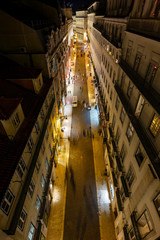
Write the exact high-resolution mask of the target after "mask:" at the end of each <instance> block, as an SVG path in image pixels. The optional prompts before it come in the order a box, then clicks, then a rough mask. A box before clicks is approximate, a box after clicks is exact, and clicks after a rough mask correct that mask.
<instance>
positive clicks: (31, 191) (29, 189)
mask: <svg viewBox="0 0 160 240" xmlns="http://www.w3.org/2000/svg"><path fill="white" fill-rule="evenodd" d="M34 189H35V183H34V181H33V179H31V181H30V184H29V187H28V194H29V196H30V198H32V197H33V194H34Z"/></svg>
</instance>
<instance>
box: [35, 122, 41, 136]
mask: <svg viewBox="0 0 160 240" xmlns="http://www.w3.org/2000/svg"><path fill="white" fill-rule="evenodd" d="M34 126H35V130H36V133H37V134H38V133H39V131H40V127H39V122H38V120H37V121H36V123H35V125H34Z"/></svg>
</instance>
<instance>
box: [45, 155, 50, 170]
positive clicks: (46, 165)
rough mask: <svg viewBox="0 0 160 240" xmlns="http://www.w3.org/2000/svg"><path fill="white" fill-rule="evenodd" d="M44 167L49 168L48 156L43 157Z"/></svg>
mask: <svg viewBox="0 0 160 240" xmlns="http://www.w3.org/2000/svg"><path fill="white" fill-rule="evenodd" d="M45 167H46V170H47V171H48V168H49V163H48V157H46V159H45Z"/></svg>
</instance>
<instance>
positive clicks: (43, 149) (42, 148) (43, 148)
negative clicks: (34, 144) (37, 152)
mask: <svg viewBox="0 0 160 240" xmlns="http://www.w3.org/2000/svg"><path fill="white" fill-rule="evenodd" d="M45 149H46V148H45V144H44V142H43V143H42V146H41V151H42V154H44V152H45Z"/></svg>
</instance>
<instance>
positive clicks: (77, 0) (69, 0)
mask: <svg viewBox="0 0 160 240" xmlns="http://www.w3.org/2000/svg"><path fill="white" fill-rule="evenodd" d="M93 2H95V1H93V0H65V4H66V7H72V9H73V11H76V10H82V9H86V10H87V7H88V6H89V5H90V4H92V3H93ZM60 3H61V6H62V7H63V6H64V0H60Z"/></svg>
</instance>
